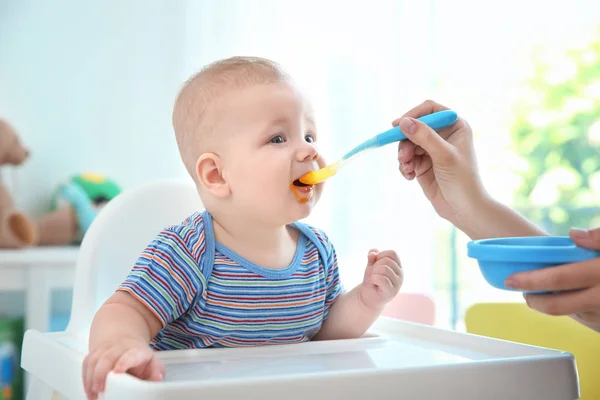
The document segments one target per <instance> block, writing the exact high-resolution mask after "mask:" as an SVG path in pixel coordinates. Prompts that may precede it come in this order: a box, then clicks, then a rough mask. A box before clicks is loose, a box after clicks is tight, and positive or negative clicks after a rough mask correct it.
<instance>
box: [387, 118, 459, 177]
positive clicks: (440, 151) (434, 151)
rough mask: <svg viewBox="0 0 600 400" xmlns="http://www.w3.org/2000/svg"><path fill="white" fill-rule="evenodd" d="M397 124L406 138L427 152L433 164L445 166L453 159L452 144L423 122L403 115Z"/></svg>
mask: <svg viewBox="0 0 600 400" xmlns="http://www.w3.org/2000/svg"><path fill="white" fill-rule="evenodd" d="M399 125H400V130H401V131H402V133H404V135H405V136H406V138H407V139H408V140H410V141H411V142H413V143H414V144H416V145H418V146H421V147H422V148H423V150H425V151H426V152H427V153H429V156H430V157H431V160H432V161H433V163H434V164H435V165H437V166H446V165H447V164H450V163H451V162H452V161H453V160H454V158H455V157H454V156H455V153H454V148H453V147H452V145H451V144H450V143H448V142H447V141H446V140H444V138H442V137H441V136H440V135H438V133H437V132H436V131H434V130H433V129H431V128H430V127H429V126H428V125H427V124H425V123H424V122H422V121H419V120H418V119H415V118H410V117H404V118H402V119H401V120H400V124H399Z"/></svg>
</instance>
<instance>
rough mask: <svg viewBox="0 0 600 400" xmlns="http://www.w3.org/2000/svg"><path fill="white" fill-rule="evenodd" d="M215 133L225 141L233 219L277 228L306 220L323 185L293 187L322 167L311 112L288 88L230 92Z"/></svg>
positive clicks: (222, 101) (220, 109) (222, 100)
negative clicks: (243, 218)
mask: <svg viewBox="0 0 600 400" xmlns="http://www.w3.org/2000/svg"><path fill="white" fill-rule="evenodd" d="M215 112H217V113H218V114H217V115H215V116H214V117H215V118H214V119H213V121H215V125H214V127H215V133H216V134H217V135H219V137H220V138H222V140H223V142H222V143H221V145H222V149H223V151H222V154H219V155H220V157H221V159H222V161H223V165H224V167H223V173H224V176H225V178H226V180H227V182H228V183H229V185H230V189H231V200H232V205H233V206H234V207H235V211H234V212H235V213H239V212H242V213H244V215H245V216H252V217H253V218H256V219H257V221H258V220H259V221H261V222H266V223H267V224H269V225H273V226H277V225H280V224H284V225H285V224H289V223H291V222H294V221H297V220H299V219H302V218H305V217H307V216H308V215H309V214H310V212H311V210H312V208H313V207H314V206H315V204H316V203H317V201H318V199H319V197H320V194H321V191H322V185H316V186H315V187H307V188H296V187H292V186H291V183H292V182H293V181H294V180H296V179H298V178H299V177H301V176H302V175H304V174H306V173H307V172H310V171H313V170H316V169H319V168H320V165H321V166H323V160H322V159H319V152H318V151H317V141H318V137H317V131H316V126H315V122H314V118H313V115H312V111H311V108H310V106H309V104H308V103H307V101H306V100H305V99H304V98H303V96H302V95H301V93H300V92H299V91H298V90H297V89H296V88H294V87H292V86H290V85H288V84H284V83H273V84H263V85H254V86H251V87H248V88H245V89H242V90H231V91H230V93H227V94H224V95H223V96H221V98H220V101H219V103H218V104H217V105H216V107H215Z"/></svg>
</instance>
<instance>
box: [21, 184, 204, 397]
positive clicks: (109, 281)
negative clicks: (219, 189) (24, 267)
mask: <svg viewBox="0 0 600 400" xmlns="http://www.w3.org/2000/svg"><path fill="white" fill-rule="evenodd" d="M202 208H203V206H202V203H201V202H200V198H199V196H198V193H197V191H196V188H195V187H194V186H193V185H191V184H187V183H184V182H179V181H159V182H153V183H150V184H147V185H143V186H141V187H139V188H136V189H133V190H128V191H124V192H123V193H122V194H121V195H119V196H117V197H116V198H114V199H113V200H112V201H111V202H109V203H108V204H107V205H106V206H105V207H104V208H103V209H102V211H101V212H100V213H99V214H98V216H97V217H96V219H95V220H94V222H93V223H92V225H91V226H90V228H89V229H88V231H87V233H86V235H85V237H84V239H83V241H82V243H81V248H80V251H79V256H78V260H77V267H76V271H75V285H74V288H73V302H72V304H73V305H72V310H71V318H70V320H69V324H68V326H67V329H66V331H65V332H64V333H43V334H40V333H39V332H35V331H28V332H26V333H25V337H24V340H23V350H22V357H21V360H22V367H23V368H24V369H25V370H26V371H27V372H28V373H29V374H30V382H31V383H30V387H29V390H28V394H27V398H28V399H33V400H36V399H50V398H51V397H52V393H55V394H56V392H58V393H62V394H64V395H65V396H67V397H68V398H73V399H75V398H85V395H84V392H83V384H82V380H81V363H82V361H83V357H82V355H85V354H86V353H87V336H88V332H89V328H90V325H91V322H92V318H93V317H94V314H95V313H96V311H97V310H98V309H99V308H100V306H101V305H102V303H104V301H105V300H106V299H107V298H108V297H109V296H110V295H111V294H112V293H113V292H114V290H115V289H116V288H117V287H118V286H119V284H120V283H121V282H122V281H123V280H124V279H125V277H126V276H127V273H128V272H129V271H130V270H131V268H132V266H133V264H134V263H135V261H136V260H137V258H138V257H139V255H140V254H141V253H142V251H143V250H144V248H145V247H146V246H147V245H148V243H150V241H151V240H152V239H154V237H155V236H156V234H158V233H159V232H160V231H161V230H162V229H163V228H165V227H166V226H168V225H172V224H177V223H179V222H181V221H183V220H184V219H185V218H186V217H187V216H189V215H190V214H192V213H193V212H194V211H198V210H201V209H202ZM82 351H83V353H81V352H82ZM66 360H69V361H71V362H65V361H66ZM66 377H68V378H66Z"/></svg>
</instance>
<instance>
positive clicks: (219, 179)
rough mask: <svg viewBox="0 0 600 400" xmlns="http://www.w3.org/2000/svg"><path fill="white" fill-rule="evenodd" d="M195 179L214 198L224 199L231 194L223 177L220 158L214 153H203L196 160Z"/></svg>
mask: <svg viewBox="0 0 600 400" xmlns="http://www.w3.org/2000/svg"><path fill="white" fill-rule="evenodd" d="M196 179H197V180H198V183H199V184H200V185H202V186H203V187H204V188H205V189H206V190H208V191H209V192H210V193H212V194H213V195H214V196H216V197H219V198H224V197H227V196H229V195H230V194H231V189H230V188H229V184H228V183H227V181H226V180H225V178H224V176H223V168H222V162H221V157H219V156H218V155H216V154H214V153H204V154H202V155H201V156H200V158H198V161H197V162H196Z"/></svg>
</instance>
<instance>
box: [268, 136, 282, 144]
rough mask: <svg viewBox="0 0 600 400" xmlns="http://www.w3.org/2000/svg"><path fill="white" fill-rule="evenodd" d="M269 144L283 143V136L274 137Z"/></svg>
mask: <svg viewBox="0 0 600 400" xmlns="http://www.w3.org/2000/svg"><path fill="white" fill-rule="evenodd" d="M271 143H273V144H281V143H285V139H284V138H283V136H281V135H277V136H275V137H274V138H272V139H271Z"/></svg>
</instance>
